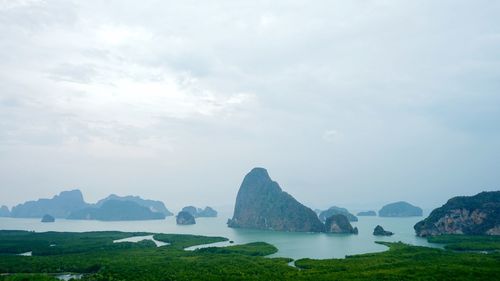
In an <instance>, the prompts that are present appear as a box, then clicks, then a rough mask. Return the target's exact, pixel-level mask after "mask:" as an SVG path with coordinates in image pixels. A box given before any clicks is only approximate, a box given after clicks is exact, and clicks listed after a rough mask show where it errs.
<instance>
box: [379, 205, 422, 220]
mask: <svg viewBox="0 0 500 281" xmlns="http://www.w3.org/2000/svg"><path fill="white" fill-rule="evenodd" d="M378 215H379V216H380V217H421V216H422V215H423V211H422V209H421V208H420V207H417V206H413V205H412V204H410V203H408V202H404V201H400V202H395V203H391V204H387V205H385V206H384V207H382V209H380V211H378Z"/></svg>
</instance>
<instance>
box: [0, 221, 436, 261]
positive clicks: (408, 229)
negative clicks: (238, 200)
mask: <svg viewBox="0 0 500 281" xmlns="http://www.w3.org/2000/svg"><path fill="white" fill-rule="evenodd" d="M228 217H230V215H221V216H219V217H217V218H198V219H196V224H195V225H187V226H184V225H177V224H176V223H175V217H174V216H171V217H168V218H166V219H165V220H151V221H120V222H101V221H84V220H64V219H57V220H56V222H55V223H42V222H40V220H39V219H14V218H0V229H10V230H33V231H37V232H42V231H71V232H84V231H101V230H117V231H135V232H141V231H143V232H154V233H179V234H197V235H206V236H223V237H227V238H229V239H230V240H233V241H234V243H235V244H242V243H248V242H256V241H264V242H268V243H270V244H273V245H275V246H276V247H277V248H278V249H279V251H278V252H277V253H276V254H274V255H273V256H276V257H290V258H293V259H298V258H317V259H325V258H344V257H345V256H346V255H354V254H362V253H372V252H381V251H385V250H387V247H385V246H382V245H379V244H375V241H402V242H405V243H409V244H413V245H420V246H429V247H440V246H439V245H436V244H431V243H428V242H427V240H426V239H424V238H420V237H417V236H415V232H414V230H413V225H415V223H417V222H418V221H419V220H421V219H422V218H380V217H359V221H358V222H355V223H352V225H353V226H357V227H358V229H359V234H358V235H344V234H325V233H292V232H273V231H259V230H248V229H233V228H229V227H227V226H226V221H227V218H228ZM377 224H380V225H382V226H383V227H384V229H386V230H389V231H392V232H394V233H395V235H393V236H390V237H382V236H377V237H376V236H373V235H372V232H373V229H374V228H375V226H376V225H377ZM225 244H227V243H222V245H225Z"/></svg>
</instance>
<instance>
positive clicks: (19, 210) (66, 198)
mask: <svg viewBox="0 0 500 281" xmlns="http://www.w3.org/2000/svg"><path fill="white" fill-rule="evenodd" d="M89 206H90V204H87V203H85V201H84V200H83V195H82V192H81V191H80V190H78V189H75V190H70V191H63V192H61V193H59V195H56V196H54V197H52V198H51V199H38V200H36V201H28V202H25V203H22V204H19V205H17V206H14V207H13V208H12V210H11V212H10V216H11V217H13V218H41V217H43V216H44V215H45V214H50V215H52V216H54V217H56V218H67V217H68V216H69V214H71V212H73V211H76V210H80V209H83V208H87V207H89Z"/></svg>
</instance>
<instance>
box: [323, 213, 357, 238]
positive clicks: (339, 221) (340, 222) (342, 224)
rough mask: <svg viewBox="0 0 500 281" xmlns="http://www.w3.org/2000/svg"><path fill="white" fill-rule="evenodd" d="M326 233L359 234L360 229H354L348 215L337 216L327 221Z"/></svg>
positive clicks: (330, 217)
mask: <svg viewBox="0 0 500 281" xmlns="http://www.w3.org/2000/svg"><path fill="white" fill-rule="evenodd" d="M325 232H329V233H351V234H358V228H357V227H352V225H351V223H350V222H349V220H348V218H347V216H346V215H344V214H335V215H332V216H329V217H328V218H327V219H326V221H325Z"/></svg>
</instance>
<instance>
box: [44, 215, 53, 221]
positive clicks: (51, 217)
mask: <svg viewBox="0 0 500 281" xmlns="http://www.w3.org/2000/svg"><path fill="white" fill-rule="evenodd" d="M55 221H56V219H55V218H54V217H53V216H51V215H44V216H43V217H42V222H55Z"/></svg>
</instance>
